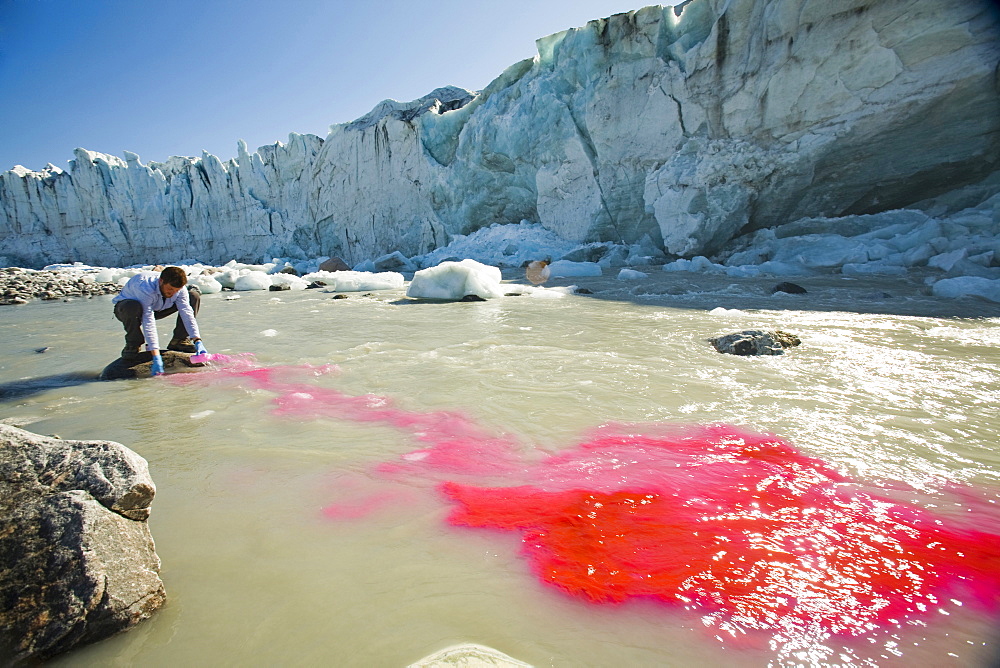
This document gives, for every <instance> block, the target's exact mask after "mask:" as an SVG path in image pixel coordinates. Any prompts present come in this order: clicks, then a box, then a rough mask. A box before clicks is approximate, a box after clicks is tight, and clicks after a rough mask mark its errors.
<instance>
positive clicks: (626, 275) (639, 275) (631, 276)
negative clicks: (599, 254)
mask: <svg viewBox="0 0 1000 668" xmlns="http://www.w3.org/2000/svg"><path fill="white" fill-rule="evenodd" d="M643 278H649V274H644V273H643V272H641V271H636V270H635V269H622V270H621V271H619V272H618V280H619V281H638V280H640V279H643Z"/></svg>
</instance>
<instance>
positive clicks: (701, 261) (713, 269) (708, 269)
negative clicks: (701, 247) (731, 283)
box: [663, 255, 726, 274]
mask: <svg viewBox="0 0 1000 668" xmlns="http://www.w3.org/2000/svg"><path fill="white" fill-rule="evenodd" d="M663 271H667V272H672V271H701V272H705V273H713V274H714V273H721V272H724V271H726V267H723V266H722V265H721V264H715V263H714V262H712V261H711V260H709V259H708V258H707V257H705V256H704V255H698V256H695V257H693V258H691V259H690V260H686V259H684V258H681V259H680V260H674V261H673V262H669V263H667V264H665V265H663Z"/></svg>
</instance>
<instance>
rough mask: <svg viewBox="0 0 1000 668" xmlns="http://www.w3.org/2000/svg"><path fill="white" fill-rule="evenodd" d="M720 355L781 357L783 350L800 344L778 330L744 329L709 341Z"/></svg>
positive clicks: (797, 338)
mask: <svg viewBox="0 0 1000 668" xmlns="http://www.w3.org/2000/svg"><path fill="white" fill-rule="evenodd" d="M709 341H710V342H711V344H712V345H713V346H715V349H716V350H718V351H719V352H720V353H726V354H728V355H782V354H784V352H785V348H792V347H794V346H797V345H799V344H800V343H801V341H800V340H799V337H797V336H795V335H794V334H789V333H788V332H783V331H781V330H780V329H779V330H773V331H764V330H761V329H746V330H743V331H742V332H736V333H735V334H727V335H725V336H719V337H716V338H714V339H709Z"/></svg>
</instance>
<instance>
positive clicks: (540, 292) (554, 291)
mask: <svg viewBox="0 0 1000 668" xmlns="http://www.w3.org/2000/svg"><path fill="white" fill-rule="evenodd" d="M574 292H576V286H575V285H567V286H564V287H558V288H543V287H537V288H531V291H530V292H528V295H529V296H531V297H534V298H535V299H562V298H563V297H565V296H566V295H571V294H573V293H574Z"/></svg>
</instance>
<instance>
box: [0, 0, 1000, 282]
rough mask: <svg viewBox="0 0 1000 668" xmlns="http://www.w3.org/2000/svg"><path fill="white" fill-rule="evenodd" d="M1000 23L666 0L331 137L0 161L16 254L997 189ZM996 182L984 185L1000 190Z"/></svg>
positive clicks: (816, 5) (603, 236)
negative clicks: (34, 168)
mask: <svg viewBox="0 0 1000 668" xmlns="http://www.w3.org/2000/svg"><path fill="white" fill-rule="evenodd" d="M998 25H1000V21H998V17H997V15H996V13H995V12H994V10H993V7H992V4H991V3H989V2H986V1H985V0H955V1H954V2H950V3H942V2H940V0H766V1H762V0H692V1H691V2H689V3H685V4H684V5H683V11H682V12H681V13H680V16H677V12H676V11H675V9H674V8H671V7H666V8H663V7H647V8H645V9H641V10H638V11H634V12H629V13H627V14H618V15H615V16H612V17H610V18H608V19H602V20H597V21H591V22H590V23H588V24H587V25H586V26H584V27H581V28H576V29H572V30H567V31H565V32H562V33H558V34H555V35H552V36H549V37H546V38H543V39H540V40H538V43H537V44H538V55H537V56H536V57H535V58H534V59H529V60H526V61H523V62H520V63H516V64H514V65H512V66H511V67H510V68H508V69H507V70H506V71H505V72H503V73H502V74H501V75H500V76H499V77H498V78H497V79H496V80H495V81H494V82H493V83H491V84H490V85H489V86H488V87H487V88H486V89H485V90H483V91H481V92H478V93H474V92H470V91H466V90H464V89H460V88H454V87H448V88H441V89H438V90H435V91H433V92H432V93H430V94H429V95H427V96H425V97H424V98H421V99H419V100H415V101H413V102H409V103H399V102H395V101H391V100H388V101H385V102H382V103H381V104H379V105H378V106H376V107H375V109H373V110H372V112H370V113H369V114H367V115H366V116H364V117H363V118H361V119H358V120H357V121H354V122H352V123H347V124H342V125H337V126H333V127H332V128H331V132H330V134H329V135H328V136H327V137H326V138H325V139H324V138H320V137H316V136H312V135H297V134H292V135H290V136H289V140H288V142H287V143H286V144H281V143H278V144H275V145H271V146H264V147H261V148H259V149H257V151H256V152H254V153H250V152H249V151H248V149H247V147H246V146H245V144H244V143H243V142H240V144H239V147H238V155H237V156H236V157H235V158H234V159H232V160H228V161H226V162H223V161H221V160H219V159H218V158H217V157H215V156H213V155H209V154H203V155H202V156H201V157H200V158H179V157H175V158H171V159H170V160H168V161H167V162H165V163H149V164H146V165H143V164H142V163H141V162H140V160H139V158H138V156H136V155H134V154H131V153H126V154H125V159H124V160H122V159H120V158H117V157H112V156H108V155H104V154H100V153H95V152H91V151H86V150H83V149H77V150H76V152H75V158H74V159H73V160H72V161H70V164H69V169H68V170H65V171H64V170H60V169H58V168H56V167H53V166H51V165H50V166H49V167H48V168H46V169H44V170H42V171H40V172H31V171H29V170H27V169H24V168H23V167H16V168H15V169H13V170H11V171H8V172H5V173H3V174H2V175H0V242H2V250H0V255H2V256H6V257H7V258H9V261H11V262H14V263H18V264H23V265H28V266H38V265H41V264H45V263H50V262H63V261H67V260H77V261H83V262H88V263H93V264H104V265H123V264H127V263H131V262H151V261H158V260H165V261H170V260H171V259H175V258H178V257H197V258H199V259H201V260H203V261H206V262H223V261H225V260H228V259H231V258H240V259H244V260H256V259H266V258H269V257H272V256H285V257H316V256H319V255H339V256H341V257H343V258H344V259H346V260H347V261H348V262H349V263H356V262H359V261H361V260H365V259H369V258H373V257H376V256H379V255H382V254H384V253H388V252H391V251H396V250H399V251H402V252H403V253H404V254H405V255H415V254H422V253H427V252H428V251H430V250H432V249H434V248H436V247H439V246H442V245H444V244H446V243H447V242H448V239H449V237H450V235H452V234H468V233H470V232H472V231H474V230H476V229H479V228H482V227H486V226H489V225H491V224H493V223H517V222H519V221H521V220H530V221H536V222H539V223H541V224H542V225H543V226H544V227H545V228H547V229H549V230H552V231H553V232H555V233H556V234H558V235H559V236H561V237H563V238H564V239H566V240H569V241H572V242H588V241H614V242H626V243H635V242H637V241H639V240H641V239H642V238H643V237H644V236H647V235H648V236H649V237H650V238H651V239H652V240H653V241H654V243H655V244H657V245H662V247H663V248H664V249H665V250H666V251H667V252H668V253H670V254H674V255H678V256H684V257H692V256H695V255H706V254H711V253H713V252H715V251H717V250H719V248H721V247H722V246H723V244H725V243H726V242H727V241H728V240H730V239H731V238H733V237H734V236H736V235H737V234H738V233H741V232H742V233H746V232H750V231H753V230H755V229H761V228H768V227H772V226H775V225H779V224H784V223H788V222H791V221H794V220H797V219H799V218H802V217H806V216H809V217H813V218H817V217H827V218H832V217H837V216H843V215H850V214H866V213H874V212H879V211H884V210H891V209H898V208H902V207H907V206H914V205H916V204H917V203H919V202H921V201H927V200H929V199H930V198H933V197H935V196H937V195H941V194H943V193H945V192H947V191H951V190H956V189H959V188H962V187H965V186H974V185H976V184H979V183H997V180H996V179H993V180H987V177H988V176H989V175H990V174H992V173H994V172H996V171H997V170H998V169H1000V165H998V164H997V163H998V159H1000V158H998V156H1000V92H998V83H997V81H998V80H997V67H998V63H1000V31H998ZM979 190H983V189H982V188H979V189H978V190H977V189H976V188H966V189H965V190H964V191H962V192H966V193H979V195H981V196H982V197H980V200H979V201H981V200H982V199H985V197H986V196H989V195H992V194H995V192H996V189H995V188H992V189H990V188H987V190H989V192H979ZM959 199H960V198H959ZM939 201H940V200H939ZM977 203H978V201H975V202H974V201H956V202H954V206H955V207H956V210H957V209H958V208H961V207H963V206H970V205H975V204H977ZM831 232H834V233H836V232H837V230H831Z"/></svg>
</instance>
